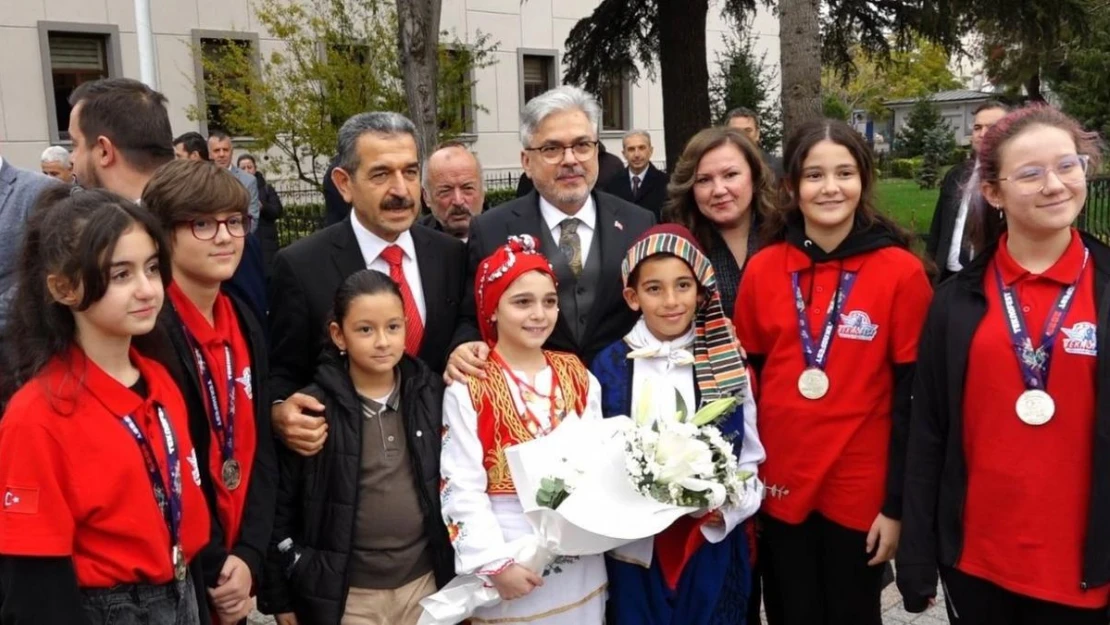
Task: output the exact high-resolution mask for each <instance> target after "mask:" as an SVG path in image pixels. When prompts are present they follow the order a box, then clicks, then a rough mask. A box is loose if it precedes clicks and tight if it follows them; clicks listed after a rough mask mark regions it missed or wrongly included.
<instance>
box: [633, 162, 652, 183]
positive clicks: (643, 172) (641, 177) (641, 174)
mask: <svg viewBox="0 0 1110 625" xmlns="http://www.w3.org/2000/svg"><path fill="white" fill-rule="evenodd" d="M649 169H651V163H648V164H647V167H645V168H644V171H642V172H640V173H638V174H637V173H635V172H634V171H632V168H631V167H629V168H628V179H629V180H632V179H633V178H639V179H640V184H643V183H644V178H647V173H648V170H649Z"/></svg>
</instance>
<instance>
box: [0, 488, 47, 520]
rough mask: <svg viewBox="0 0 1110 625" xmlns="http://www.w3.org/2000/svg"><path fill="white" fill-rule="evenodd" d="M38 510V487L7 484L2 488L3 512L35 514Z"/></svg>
mask: <svg viewBox="0 0 1110 625" xmlns="http://www.w3.org/2000/svg"><path fill="white" fill-rule="evenodd" d="M38 511H39V489H37V488H19V487H17V486H8V487H7V488H5V489H4V512H12V513H15V514H35V513H36V512H38Z"/></svg>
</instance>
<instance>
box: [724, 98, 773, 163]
mask: <svg viewBox="0 0 1110 625" xmlns="http://www.w3.org/2000/svg"><path fill="white" fill-rule="evenodd" d="M725 125H726V126H728V127H729V128H735V129H737V130H739V131H740V132H742V133H744V134H745V135H747V136H748V138H749V139H751V140H752V143H754V144H755V147H757V148H759V151H760V153H762V154H763V162H764V163H767V166H768V167H770V168H771V171H773V172H775V177H776V178H782V161H781V160H779V158H778V157H777V156H773V155H771V154H768V153H767V151H766V150H764V149H763V146H762V145H760V143H759V136H760V135H759V113H756V112H755V111H753V110H751V109H749V108H744V107H739V108H734V109H732V110H731V111H729V112H728V113H727V114H726V115H725Z"/></svg>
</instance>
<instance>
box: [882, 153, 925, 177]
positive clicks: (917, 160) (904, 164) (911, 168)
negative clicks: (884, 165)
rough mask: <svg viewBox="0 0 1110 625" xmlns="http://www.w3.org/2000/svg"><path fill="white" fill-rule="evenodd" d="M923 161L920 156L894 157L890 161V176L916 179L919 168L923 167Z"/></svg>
mask: <svg viewBox="0 0 1110 625" xmlns="http://www.w3.org/2000/svg"><path fill="white" fill-rule="evenodd" d="M921 161H922V159H921V157H920V156H915V157H914V158H896V159H892V160H891V161H890V177H891V178H905V179H907V180H914V179H915V178H917V170H918V169H920V168H921Z"/></svg>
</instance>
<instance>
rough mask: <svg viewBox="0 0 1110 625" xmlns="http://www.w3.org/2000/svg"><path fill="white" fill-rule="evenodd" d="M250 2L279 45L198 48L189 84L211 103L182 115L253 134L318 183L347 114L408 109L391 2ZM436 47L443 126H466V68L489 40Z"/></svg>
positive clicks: (482, 55) (285, 164)
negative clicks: (262, 50) (198, 76)
mask: <svg viewBox="0 0 1110 625" xmlns="http://www.w3.org/2000/svg"><path fill="white" fill-rule="evenodd" d="M253 7H254V11H255V15H256V17H257V19H258V22H259V23H260V24H261V26H262V29H263V30H264V31H266V32H268V33H270V34H271V35H273V37H274V38H276V39H278V40H281V42H282V44H281V45H279V46H278V47H277V48H276V49H274V50H273V51H272V52H270V53H269V54H266V55H260V54H259V51H258V50H254V49H251V48H250V47H248V46H243V45H237V44H235V43H234V41H233V40H228V41H227V42H220V41H217V42H214V45H213V44H212V43H210V44H209V45H208V46H207V47H198V48H195V49H194V50H193V54H194V55H199V56H200V60H201V65H202V67H203V70H204V83H203V84H195V85H194V86H195V87H196V89H197V90H198V91H201V92H203V93H204V94H205V98H206V100H207V103H208V105H207V106H206V107H204V108H199V107H195V106H194V107H190V109H189V111H188V114H189V117H190V119H204V120H206V121H207V122H208V123H209V127H210V128H213V127H217V126H218V127H223V128H226V129H228V130H229V131H231V132H232V133H233V134H235V135H238V136H244V137H250V138H251V139H252V141H253V143H254V146H255V148H256V149H259V150H271V149H272V150H274V151H275V152H277V154H278V155H279V156H278V158H277V159H275V160H276V161H277V162H276V163H275V166H276V167H278V168H280V169H281V171H282V173H287V174H292V175H294V176H295V177H297V178H299V179H300V180H303V181H305V182H308V183H311V184H313V185H316V186H317V187H320V188H322V186H323V180H322V175H323V171H324V169H325V166H326V164H327V162H328V160H329V159H330V158H331V157H332V156H333V155H334V153H335V147H336V141H337V134H338V130H339V126H340V125H342V123H343V122H344V121H345V120H346V119H347V118H349V117H350V116H352V115H354V114H356V113H361V112H364V111H374V110H388V111H400V112H407V110H408V107H407V106H406V104H405V92H404V86H403V81H402V77H401V65H400V62H399V59H398V54H399V50H398V44H397V18H396V14H395V11H394V8H393V4H392V3H390V2H385V1H383V0H257V1H256V2H255V3H254V5H253ZM444 36H447V34H446V33H444ZM441 41H442V38H441ZM221 44H222V45H221ZM440 47H441V52H440V59H439V61H440V62H439V81H438V91H439V94H438V95H439V98H440V106H441V110H442V111H444V112H445V113H444V114H441V115H440V132H441V137H442V138H448V137H451V136H454V135H457V134H459V133H461V132H465V131H468V130H470V129H469V128H466V127H465V120H464V119H462V118H461V116H460V115H459V114H458V113H456V112H457V111H461V110H462V107H461V106H459V105H458V104H459V102H462V101H465V100H469V99H470V98H471V93H472V91H473V87H474V83H473V81H471V80H470V78H469V77H470V76H471V72H470V70H471V68H473V67H482V66H485V65H488V64H490V63H491V62H492V60H491V59H492V52H493V49H494V47H495V46H491V45H490V44H489V40H488V36H481V35H479V39H478V42H477V43H476V44H471V45H465V44H461V43H459V42H458V41H452V42H449V43H446V44H444V43H441V44H440ZM448 49H453V50H464V51H465V53H463V54H459V53H448V52H447V50H448ZM476 106H477V105H476ZM213 117H215V119H213Z"/></svg>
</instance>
